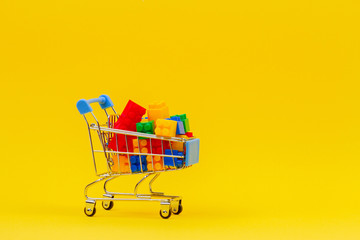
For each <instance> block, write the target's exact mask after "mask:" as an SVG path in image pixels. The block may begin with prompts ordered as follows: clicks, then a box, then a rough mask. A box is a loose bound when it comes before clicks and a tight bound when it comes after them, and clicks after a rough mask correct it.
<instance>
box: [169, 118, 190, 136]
mask: <svg viewBox="0 0 360 240" xmlns="http://www.w3.org/2000/svg"><path fill="white" fill-rule="evenodd" d="M171 117H179V118H180V120H181V121H182V122H183V124H184V129H185V132H189V131H190V125H189V119H188V118H187V117H186V114H180V115H174V116H171Z"/></svg>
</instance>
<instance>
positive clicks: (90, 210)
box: [84, 206, 96, 217]
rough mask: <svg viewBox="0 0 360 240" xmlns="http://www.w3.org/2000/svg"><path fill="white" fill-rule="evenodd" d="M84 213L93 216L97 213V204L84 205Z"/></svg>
mask: <svg viewBox="0 0 360 240" xmlns="http://www.w3.org/2000/svg"><path fill="white" fill-rule="evenodd" d="M84 213H85V215H86V216H88V217H92V216H94V215H95V213H96V208H95V206H94V207H93V208H87V207H84Z"/></svg>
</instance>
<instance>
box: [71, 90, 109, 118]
mask: <svg viewBox="0 0 360 240" xmlns="http://www.w3.org/2000/svg"><path fill="white" fill-rule="evenodd" d="M95 102H98V103H99V104H100V107H101V108H102V109H106V108H109V107H113V106H114V104H113V102H112V101H111V99H110V97H109V96H108V95H104V94H103V95H101V96H100V97H98V98H92V99H89V100H85V99H80V100H79V101H78V102H77V103H76V107H77V109H78V110H79V112H80V114H86V113H89V112H92V111H93V110H92V108H91V106H90V103H95Z"/></svg>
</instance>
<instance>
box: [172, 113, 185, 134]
mask: <svg viewBox="0 0 360 240" xmlns="http://www.w3.org/2000/svg"><path fill="white" fill-rule="evenodd" d="M170 120H173V121H176V122H177V126H176V134H179V135H183V134H185V128H184V123H183V121H181V119H180V117H178V116H172V117H170Z"/></svg>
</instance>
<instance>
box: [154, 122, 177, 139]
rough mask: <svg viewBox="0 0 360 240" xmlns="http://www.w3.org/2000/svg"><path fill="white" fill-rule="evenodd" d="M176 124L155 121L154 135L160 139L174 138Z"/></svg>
mask: <svg viewBox="0 0 360 240" xmlns="http://www.w3.org/2000/svg"><path fill="white" fill-rule="evenodd" d="M176 126H177V122H176V121H173V120H165V119H158V120H156V128H155V134H156V135H158V136H162V137H175V135H176Z"/></svg>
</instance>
